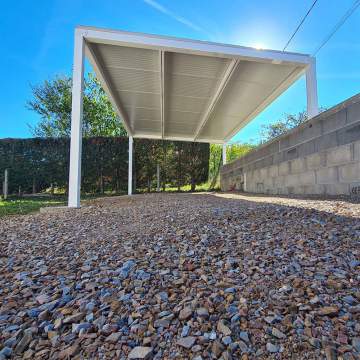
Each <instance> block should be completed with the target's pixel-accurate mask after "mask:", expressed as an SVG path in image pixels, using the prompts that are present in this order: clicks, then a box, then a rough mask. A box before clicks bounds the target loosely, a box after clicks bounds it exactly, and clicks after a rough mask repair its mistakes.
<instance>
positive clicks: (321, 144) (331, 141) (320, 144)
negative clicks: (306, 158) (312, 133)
mask: <svg viewBox="0 0 360 360" xmlns="http://www.w3.org/2000/svg"><path fill="white" fill-rule="evenodd" d="M336 146H338V139H337V136H336V132H332V133H330V134H325V135H322V136H320V137H319V138H317V139H316V140H315V151H322V150H327V149H330V148H333V147H336Z"/></svg>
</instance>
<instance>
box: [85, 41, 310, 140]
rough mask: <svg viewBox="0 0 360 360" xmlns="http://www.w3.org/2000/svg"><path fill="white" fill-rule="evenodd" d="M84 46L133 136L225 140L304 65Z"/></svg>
mask: <svg viewBox="0 0 360 360" xmlns="http://www.w3.org/2000/svg"><path fill="white" fill-rule="evenodd" d="M86 45H87V47H88V49H89V51H90V53H91V54H92V57H91V56H90V58H89V59H90V61H91V62H92V63H93V65H94V69H95V71H96V73H97V75H98V77H99V78H100V80H101V81H102V82H103V84H104V83H105V84H106V86H104V88H105V89H106V91H107V92H108V93H109V95H110V98H111V99H112V101H113V104H114V105H115V107H116V108H117V110H118V113H119V115H120V116H121V117H122V118H123V120H124V122H125V124H126V125H127V128H128V129H129V130H130V132H131V133H132V135H133V136H135V137H150V138H151V137H154V138H164V139H176V140H177V139H183V140H189V141H209V142H224V141H228V140H229V139H230V138H231V137H232V136H233V135H235V134H236V132H237V131H239V130H240V129H241V128H242V127H243V126H245V125H246V124H247V123H248V122H249V121H251V120H252V119H253V118H254V117H255V116H256V115H257V114H258V113H259V112H260V111H262V110H263V109H264V108H265V107H266V106H267V105H268V104H270V103H271V102H272V101H273V100H274V99H275V98H276V97H277V96H279V95H280V94H281V93H282V92H283V91H284V90H286V89H287V88H288V87H289V86H290V85H291V84H292V83H293V82H294V81H295V80H296V79H297V78H298V77H299V76H301V74H302V73H303V72H304V71H305V69H306V66H307V64H306V63H297V62H284V61H270V60H266V59H265V60H264V59H249V58H248V57H239V56H234V57H229V56H228V55H224V56H221V54H219V53H218V54H215V55H214V54H212V53H206V52H200V53H199V52H196V53H194V52H191V51H181V50H174V49H167V48H161V47H159V46H157V47H151V46H148V45H147V46H141V45H139V44H129V43H126V44H122V43H119V44H115V43H110V42H109V40H107V41H104V42H103V43H102V42H101V39H100V40H99V39H97V40H96V41H94V42H91V41H87V42H86Z"/></svg>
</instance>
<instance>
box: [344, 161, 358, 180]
mask: <svg viewBox="0 0 360 360" xmlns="http://www.w3.org/2000/svg"><path fill="white" fill-rule="evenodd" d="M339 181H340V182H344V183H351V182H356V181H360V162H354V163H351V164H346V165H342V166H340V167H339Z"/></svg>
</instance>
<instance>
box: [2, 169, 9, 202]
mask: <svg viewBox="0 0 360 360" xmlns="http://www.w3.org/2000/svg"><path fill="white" fill-rule="evenodd" d="M4 175H5V176H4V183H3V194H4V200H6V199H7V197H8V190H9V171H8V169H5V173H4Z"/></svg>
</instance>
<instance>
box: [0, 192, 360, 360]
mask: <svg viewBox="0 0 360 360" xmlns="http://www.w3.org/2000/svg"><path fill="white" fill-rule="evenodd" d="M359 245H360V204H359V203H356V202H352V201H350V200H347V199H343V200H335V199H331V200H330V199H328V200H320V199H308V200H304V199H289V198H280V197H270V196H259V195H257V196H254V195H246V196H245V195H243V194H236V193H231V194H230V193H215V194H209V193H202V194H200V193H198V194H150V195H134V196H131V197H127V196H123V197H117V198H104V199H100V200H95V201H91V202H87V203H86V204H84V206H83V207H82V208H81V209H72V210H58V211H54V210H52V211H49V212H48V213H37V214H32V215H24V216H11V217H6V218H2V219H0V271H1V277H0V332H1V337H0V343H1V346H0V359H3V358H4V359H5V358H27V359H38V358H39V359H40V358H41V359H67V358H74V359H114V358H115V359H194V360H200V359H224V360H225V359H271V358H274V359H359V358H360V321H359V320H360V289H359V284H360V272H359V270H360V246H359Z"/></svg>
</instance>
